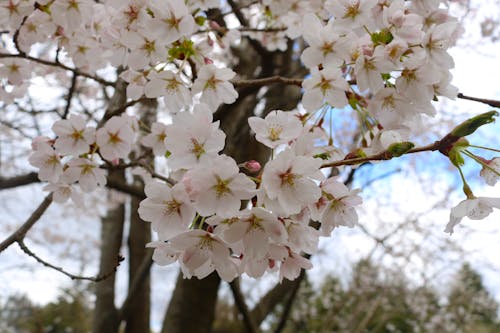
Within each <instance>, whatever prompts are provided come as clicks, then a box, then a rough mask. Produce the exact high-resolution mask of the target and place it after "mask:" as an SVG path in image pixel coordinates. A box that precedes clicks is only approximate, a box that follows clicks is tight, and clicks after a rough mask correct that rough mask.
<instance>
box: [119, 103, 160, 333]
mask: <svg viewBox="0 0 500 333" xmlns="http://www.w3.org/2000/svg"><path fill="white" fill-rule="evenodd" d="M157 107H158V102H157V101H156V100H146V101H144V102H141V104H140V112H139V113H140V120H141V122H142V123H144V124H145V125H146V126H151V123H152V122H153V121H154V119H155V116H156V109H157ZM144 150H145V148H144V147H141V149H140V150H139V152H138V153H137V155H142V153H143V152H144ZM153 161H154V160H153V158H148V160H146V161H144V162H145V163H147V164H149V165H151V166H153ZM134 186H137V187H140V188H144V184H143V182H142V179H141V178H140V177H138V176H134ZM140 202H141V199H138V198H136V197H132V198H131V200H130V231H129V236H128V248H129V257H130V261H129V278H128V281H129V288H130V287H131V284H132V281H134V279H135V278H136V277H137V275H138V274H140V266H141V264H142V262H143V261H144V258H146V257H147V256H148V250H147V249H146V244H147V243H149V242H150V241H151V224H150V223H147V222H144V221H143V220H141V218H140V217H139V213H138V212H137V210H138V209H139V203H140ZM150 293H151V286H150V278H149V275H148V277H147V278H145V279H144V281H142V283H141V286H140V287H139V289H138V290H137V291H136V292H135V293H134V295H133V297H132V298H131V300H130V303H129V304H130V305H129V308H128V309H127V313H125V317H124V318H123V319H124V321H125V322H126V326H125V333H141V332H146V333H147V332H149V331H150V327H149V321H150V312H151V299H150Z"/></svg>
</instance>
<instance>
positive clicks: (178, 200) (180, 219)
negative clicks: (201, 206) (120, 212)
mask: <svg viewBox="0 0 500 333" xmlns="http://www.w3.org/2000/svg"><path fill="white" fill-rule="evenodd" d="M144 192H145V193H146V197H147V198H146V199H144V200H142V201H141V203H140V205H139V210H138V212H139V216H140V217H141V219H143V220H144V221H148V222H152V229H153V230H154V231H156V232H157V233H158V235H159V237H160V239H162V240H167V239H170V238H172V237H174V236H177V235H178V234H180V233H182V232H184V231H187V230H188V226H189V224H190V223H191V222H193V219H194V216H195V214H196V212H195V210H194V208H193V205H192V204H191V201H190V199H189V196H188V194H187V192H186V189H185V188H184V185H183V184H182V183H178V184H176V185H175V186H173V187H172V188H170V187H169V186H168V185H166V184H162V183H160V182H157V181H152V182H149V183H147V184H146V187H145V189H144Z"/></svg>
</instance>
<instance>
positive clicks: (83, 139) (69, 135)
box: [52, 114, 95, 156]
mask: <svg viewBox="0 0 500 333" xmlns="http://www.w3.org/2000/svg"><path fill="white" fill-rule="evenodd" d="M52 131H54V133H56V135H57V139H56V143H55V144H54V147H55V148H56V150H57V151H58V152H60V153H61V154H68V155H75V156H78V155H80V154H84V153H86V152H88V151H89V148H90V145H91V144H92V143H94V141H95V128H93V127H87V123H86V121H85V118H83V117H82V116H79V115H74V114H72V115H70V116H69V118H68V119H61V120H58V121H56V122H55V123H54V125H53V126H52Z"/></svg>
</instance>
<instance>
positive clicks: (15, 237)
mask: <svg viewBox="0 0 500 333" xmlns="http://www.w3.org/2000/svg"><path fill="white" fill-rule="evenodd" d="M51 203H52V193H49V194H48V195H47V196H46V197H45V199H43V201H42V203H41V204H40V205H39V206H38V208H37V209H35V211H34V212H33V213H32V214H31V216H30V217H29V218H28V219H27V220H26V222H24V224H23V225H22V226H20V227H19V229H17V230H16V231H15V232H14V233H13V234H12V235H10V236H9V237H7V239H5V240H4V241H3V242H2V243H0V253H1V252H2V251H4V250H5V249H6V248H8V247H9V246H10V245H12V244H13V243H15V242H20V241H22V240H23V238H24V236H25V235H26V233H27V232H28V231H29V230H30V229H31V228H32V227H33V225H35V223H36V222H37V221H38V220H39V219H40V218H41V217H42V215H43V213H45V211H46V210H47V208H49V206H50V204H51Z"/></svg>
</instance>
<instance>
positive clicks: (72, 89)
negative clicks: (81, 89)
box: [62, 72, 78, 119]
mask: <svg viewBox="0 0 500 333" xmlns="http://www.w3.org/2000/svg"><path fill="white" fill-rule="evenodd" d="M77 78H78V74H77V73H75V72H73V76H71V86H70V87H69V90H68V96H67V97H66V106H65V108H64V113H63V116H62V118H63V119H66V118H67V117H68V114H69V110H70V109H71V100H72V99H73V95H74V93H75V89H76V80H77Z"/></svg>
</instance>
